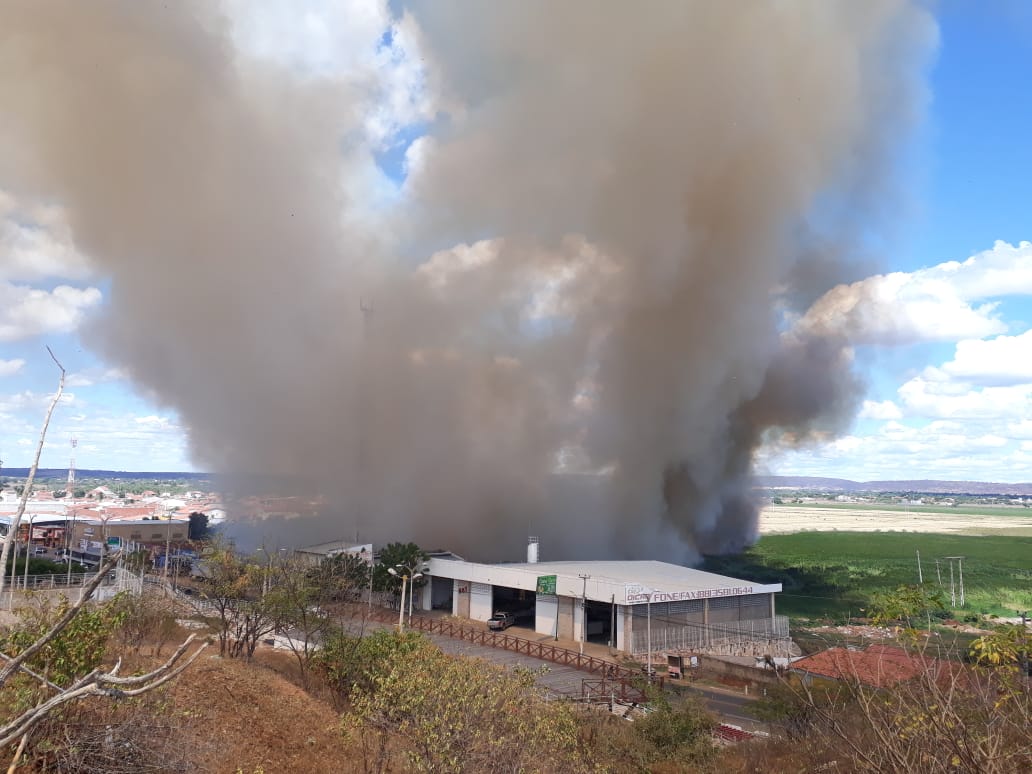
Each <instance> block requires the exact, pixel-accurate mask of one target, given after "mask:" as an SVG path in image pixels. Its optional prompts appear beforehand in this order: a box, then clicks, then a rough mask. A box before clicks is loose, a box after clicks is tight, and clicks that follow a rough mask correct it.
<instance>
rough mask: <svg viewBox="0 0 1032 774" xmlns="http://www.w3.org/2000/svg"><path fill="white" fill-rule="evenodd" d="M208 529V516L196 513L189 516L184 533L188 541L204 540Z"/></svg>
mask: <svg viewBox="0 0 1032 774" xmlns="http://www.w3.org/2000/svg"><path fill="white" fill-rule="evenodd" d="M208 529H209V528H208V514H206V513H198V512H196V511H195V512H193V513H191V514H190V524H189V526H188V527H187V533H186V535H187V537H188V538H189V539H190V540H206V539H207V538H208Z"/></svg>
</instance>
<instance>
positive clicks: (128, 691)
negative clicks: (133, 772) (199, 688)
mask: <svg viewBox="0 0 1032 774" xmlns="http://www.w3.org/2000/svg"><path fill="white" fill-rule="evenodd" d="M196 637H197V635H196V634H191V635H190V636H189V637H187V638H186V640H184V641H183V644H182V645H180V646H179V647H178V648H176V652H175V653H173V654H172V655H171V657H169V659H168V661H166V662H165V663H164V664H162V665H161V666H159V667H158V668H157V669H153V670H151V671H150V672H147V673H145V674H142V675H132V676H129V677H123V676H122V675H120V674H119V673H118V672H119V669H121V666H122V660H121V659H118V661H116V662H115V665H114V666H113V667H112V668H111V671H110V672H102V671H101V670H99V669H94V670H93V671H92V672H90V673H89V674H86V675H84V676H83V677H81V678H79V679H78V680H76V681H75V682H74V683H72V684H71V685H70V686H68V687H67V688H61V687H60V686H57V685H54V683H51V682H50V681H49V680H46V679H45V678H43V677H42V676H41V675H37V674H35V673H34V672H30V671H28V670H24V671H26V672H27V673H28V674H29V675H30V676H32V677H35V678H36V679H38V680H42V681H43V683H44V684H45V685H46V686H47V687H49V688H52V689H55V690H56V691H57V692H56V693H55V694H54V695H53V696H52V697H51V698H49V699H47V700H46V701H44V702H40V703H39V704H37V705H36V706H34V707H30V708H29V709H27V710H25V712H23V713H22V714H21V715H19V716H18V717H17V718H15V719H14V720H12V721H11V722H10V723H8V724H7V725H5V726H2V727H0V747H4V746H6V745H9V744H12V743H13V742H14V740H15V739H17V738H18V737H20V736H22V735H23V734H26V733H28V732H29V731H30V730H32V727H33V726H34V725H36V724H37V723H39V722H40V721H41V720H43V718H45V717H46V716H47V715H48V714H49V713H51V712H52V711H53V710H54V709H56V708H57V707H60V706H61V705H62V704H67V703H68V702H70V701H75V700H77V699H81V698H83V697H85V696H108V697H111V698H117V699H122V698H129V697H132V696H139V695H141V694H143V693H146V692H147V691H152V690H154V689H155V688H157V687H159V686H161V685H164V684H165V683H167V682H168V681H169V680H172V679H173V678H175V677H177V676H179V674H180V673H182V671H183V670H184V669H186V668H187V667H188V666H190V664H192V663H193V662H194V661H196V660H197V657H198V656H200V655H201V653H202V652H203V651H204V649H205V648H206V647H208V643H207V642H204V643H201V646H200V647H199V648H197V649H196V650H195V651H194V652H193V653H192V654H191V655H190V657H189V658H187V659H186V660H185V661H183V662H182V663H179V662H180V660H181V659H182V658H183V656H184V655H185V654H186V652H187V650H188V649H189V648H190V644H191V643H192V642H193V641H194V639H195V638H196ZM11 661H13V659H12V660H11ZM8 666H10V663H9V664H8Z"/></svg>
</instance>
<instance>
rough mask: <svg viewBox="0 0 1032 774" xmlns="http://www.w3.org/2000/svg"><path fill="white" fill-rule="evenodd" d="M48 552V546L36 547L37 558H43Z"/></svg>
mask: <svg viewBox="0 0 1032 774" xmlns="http://www.w3.org/2000/svg"><path fill="white" fill-rule="evenodd" d="M46 552H47V549H46V546H36V550H35V554H36V556H43V554H45V553H46Z"/></svg>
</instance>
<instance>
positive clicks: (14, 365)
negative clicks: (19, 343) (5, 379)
mask: <svg viewBox="0 0 1032 774" xmlns="http://www.w3.org/2000/svg"><path fill="white" fill-rule="evenodd" d="M24 365H25V361H24V360H21V359H17V360H0V376H13V375H14V374H16V373H18V372H19V371H21V370H22V367H23V366H24Z"/></svg>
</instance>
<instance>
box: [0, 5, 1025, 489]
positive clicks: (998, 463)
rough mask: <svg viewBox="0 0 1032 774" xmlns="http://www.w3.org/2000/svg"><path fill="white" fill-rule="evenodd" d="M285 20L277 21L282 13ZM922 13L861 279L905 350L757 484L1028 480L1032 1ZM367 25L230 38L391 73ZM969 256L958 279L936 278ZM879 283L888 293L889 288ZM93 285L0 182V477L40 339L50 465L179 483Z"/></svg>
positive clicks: (877, 357) (27, 403) (882, 347)
mask: <svg viewBox="0 0 1032 774" xmlns="http://www.w3.org/2000/svg"><path fill="white" fill-rule="evenodd" d="M233 1H234V2H235V1H236V0H233ZM232 4H233V3H232V2H231V5H232ZM366 5H368V4H366ZM288 6H289V4H288ZM288 6H282V7H281V12H285V13H290V8H289V7H288ZM378 7H379V6H378ZM284 8H285V9H286V11H284V10H283V9H284ZM936 8H937V16H938V20H939V24H940V47H939V51H938V56H937V58H936V61H935V62H934V64H933V66H932V69H931V72H930V80H929V89H930V93H931V103H930V106H929V114H928V117H927V120H926V122H925V124H924V125H923V126H922V127H921V128H920V129H919V131H918V133H917V135H916V139H915V141H914V144H913V146H912V147H910V148H909V149H908V150H907V153H908V158H909V159H910V162H911V163H908V165H907V170H908V172H907V175H906V176H905V179H904V180H903V191H904V207H903V208H902V209H903V212H902V214H901V215H900V217H899V221H898V222H893V223H892V224H891V228H890V231H891V236H890V241H889V242H888V245H889V248H888V249H889V251H890V254H887V255H884V256H880V257H879V259H880V265H877V266H875V267H873V268H872V269H871V271H874V272H877V275H875V276H872V277H870V278H868V279H866V280H863V281H864V282H867V283H868V285H867V286H866V287H869V288H876V289H878V291H879V292H880V293H882V294H883V295H884V298H885V303H887V304H894V305H900V304H902V305H909V306H908V308H912V309H913V310H914V312H913V316H912V318H911V320H910V323H911V326H910V330H909V332H908V336H907V338H906V342H905V343H899V342H898V341H897V342H894V343H893V344H892V346H889V345H888V343H887V342H886V341H885V336H886V335H887V334H886V333H885V332H884V331H878V330H870V331H865V338H864V339H863V341H862V342H861V343H858V345H857V349H856V358H857V363H858V364H859V369H860V370H861V372H862V373H863V375H864V378H865V379H866V381H867V383H868V395H867V398H866V403H865V405H864V408H863V409H862V410H861V412H860V415H859V416H858V418H857V419H856V421H855V423H854V424H853V426H852V428H851V430H850V431H849V432H848V433H847V434H845V435H844V436H843V437H840V438H838V439H835V440H828V441H827V442H826V443H821V444H815V445H813V446H811V447H809V448H806V449H804V450H800V451H792V452H784V451H781V450H774V449H770V450H765V451H764V453H763V454H761V464H762V467H763V468H764V469H766V470H767V471H768V472H772V473H784V474H798V475H807V474H808V475H821V476H839V477H846V478H855V479H876V478H941V479H981V480H999V481H1018V480H1029V481H1032V411H1030V410H1029V409H1030V408H1032V366H1030V365H1028V364H1027V363H1032V334H1030V335H1028V336H1023V335H1022V334H1025V333H1026V331H1028V330H1029V329H1030V327H1032V304H1030V298H1032V247H1028V246H1024V247H1023V246H1022V245H1021V243H1022V242H1023V241H1025V240H1032V222H1030V214H1032V187H1030V186H1029V184H1028V180H1029V179H1032V143H1030V142H1029V141H1028V136H1029V134H1030V130H1029V125H1030V123H1032V101H1030V100H1029V99H1028V90H1029V84H1030V83H1032V10H1029V9H1030V8H1032V6H1030V5H1027V4H1024V3H1020V2H999V3H995V4H993V3H988V4H987V3H970V2H958V1H952V2H951V1H947V2H944V3H942V4H940V5H938V6H937V7H936ZM383 13H385V11H384V9H383V8H382V7H380V12H379V14H380V15H377V13H369V14H365V15H363V16H362V17H361V20H360V23H354V19H353V18H352V17H350V16H347V7H346V6H341V7H339V8H337V9H336V10H334V11H332V12H331V11H327V16H326V17H325V18H321V19H320V18H315V19H314V20H313V19H306V23H307V27H306V29H305V31H304V34H305V35H306V36H307V37H305V38H304V39H303V45H302V44H298V40H301V38H298V39H297V40H293V41H292V39H291V35H292V34H293V31H292V30H290V29H289V27H288V25H289V21H284V22H282V23H275V24H269V25H267V26H266V27H265V28H264V29H265V30H266V32H267V30H268V29H273V30H276V31H277V33H281V34H277V35H275V36H271V37H270V36H268V35H267V34H265V33H263V32H262V30H249V29H246V28H245V29H243V31H242V32H241V35H242V36H243V37H242V41H243V44H244V45H245V46H247V47H249V48H251V49H252V50H253V51H255V52H257V53H260V54H262V55H268V56H272V57H279V58H281V59H284V60H285V61H287V62H288V63H289V64H291V65H292V66H295V67H297V68H299V69H302V70H309V71H312V72H319V71H321V70H323V69H326V68H333V67H338V66H340V65H341V59H344V60H347V58H348V57H349V56H357V54H349V53H341V51H340V50H338V47H336V44H335V43H334V41H335V40H336V39H335V38H334V37H333V35H330V34H328V33H327V32H326V30H328V29H332V28H334V26H335V25H340V26H347V27H348V28H349V30H351V32H350V33H349V34H352V35H354V36H356V39H357V36H363V35H364V36H365V38H366V39H368V40H369V41H372V43H371V44H370V47H369V50H377V51H379V53H374V54H373V56H376V57H380V59H377V60H376V61H378V62H381V61H383V62H384V64H383V66H385V67H386V66H392V63H390V62H386V61H385V60H387V59H389V58H390V56H389V52H387V54H384V50H385V49H384V44H385V43H390V42H391V41H390V40H389V39H388V38H384V37H383V36H384V32H383V26H384V23H385V17H384V16H383ZM286 18H287V19H289V18H291V17H286ZM297 34H298V35H301V33H300V32H299V33H297ZM313 41H314V43H313ZM292 42H293V43H294V44H295V45H291V43H292ZM345 48H346V47H345ZM356 50H358V49H357V48H356ZM299 52H300V53H299ZM345 64H347V62H346V61H345ZM394 64H396V63H394ZM410 119H411V120H410V123H409V124H408V125H407V126H404V127H401V128H400V129H399V128H397V127H395V129H394V131H392V132H389V131H387V130H384V132H385V135H386V134H389V135H390V136H391V137H392V138H393V139H392V141H391V142H390V143H387V144H386V145H384V146H383V147H382V148H380V149H379V150H378V152H377V153H376V155H375V159H376V160H377V162H378V163H379V164H380V168H372V169H370V170H369V171H368V175H369V177H370V178H371V179H372V180H373V186H372V188H371V189H370V190H374V191H376V192H377V194H376V195H377V196H379V197H381V200H383V201H387V200H389V199H390V197H391V195H392V191H393V190H394V189H395V187H396V184H397V182H398V176H400V175H402V174H403V173H404V163H405V158H406V157H405V152H406V148H407V145H408V143H409V142H410V141H412V140H413V139H415V138H416V137H418V135H419V133H420V132H421V131H422V127H423V126H425V125H426V124H425V123H424V121H425V116H420V115H419V114H418V110H416V111H415V114H414V115H412V116H410ZM366 182H367V183H368V181H366ZM374 206H375V205H374ZM972 256H976V257H975V258H974V259H972V261H971V262H970V263H968V264H966V265H965V266H964V267H963V268H962V269H960V270H949V271H945V270H941V269H935V268H934V267H936V266H938V265H940V264H943V263H945V262H949V261H957V262H965V261H967V260H968V259H969V258H971V257H972ZM922 269H925V271H924V272H922ZM893 272H895V273H897V274H896V275H895V279H893V280H891V281H890V280H888V279H886V276H885V275H889V274H891V273H893ZM1001 275H1002V276H1003V277H1004V281H1003V282H1002V284H1001V281H1000V279H999V277H1000V276H1001ZM107 289H108V286H107V280H106V278H104V277H100V276H95V275H94V274H93V273H92V272H91V270H90V267H89V261H88V259H86V258H85V257H83V256H79V255H78V254H77V253H76V252H75V249H74V246H73V245H72V242H71V239H70V236H69V229H68V226H67V224H65V223H64V222H63V221H62V218H61V213H60V211H59V210H58V209H57V208H55V207H50V208H46V207H40V206H38V205H36V206H33V207H29V206H28V205H24V204H23V203H21V202H19V201H17V200H15V199H14V198H13V197H12V196H9V195H7V194H5V193H4V189H3V181H2V180H0V458H2V459H3V460H4V464H5V465H7V466H23V465H26V464H28V462H29V459H30V454H31V451H32V448H33V446H34V443H35V438H36V435H37V432H38V425H39V422H40V419H41V417H42V415H43V411H44V410H45V407H46V403H47V400H48V394H49V392H50V391H51V390H52V389H53V385H54V382H55V379H56V372H55V369H54V367H53V365H52V364H51V362H50V360H49V358H48V356H47V355H46V351H45V349H44V345H45V344H49V345H50V346H51V347H52V348H53V349H54V351H55V352H56V353H57V354H58V356H59V357H60V358H61V360H62V361H63V362H64V364H65V366H66V367H67V369H68V372H69V383H68V388H67V389H68V397H67V398H66V400H65V402H64V404H63V405H62V406H61V407H60V409H59V411H58V413H57V416H56V418H55V421H54V424H53V426H52V428H51V434H50V441H49V442H48V445H47V448H46V450H45V452H44V456H43V464H44V465H46V466H49V467H61V466H64V465H66V464H67V460H68V456H69V452H70V448H69V439H70V438H71V437H73V436H74V437H77V438H78V439H79V449H78V452H77V458H78V464H79V465H80V467H84V468H110V469H126V470H190V469H193V467H194V466H193V463H192V461H191V459H190V453H189V448H188V443H187V430H186V428H184V427H183V426H182V425H181V423H180V421H179V419H178V418H177V417H176V415H175V413H174V412H172V411H170V410H169V409H168V408H167V407H164V406H161V405H160V404H158V403H156V402H154V401H153V399H152V397H151V396H147V395H141V394H139V393H137V392H136V391H135V390H134V388H133V386H132V382H131V380H130V379H129V378H128V377H129V375H128V374H125V373H123V372H120V371H118V370H116V369H113V368H111V367H110V366H109V365H108V364H106V363H104V362H102V361H101V360H99V359H98V358H97V357H96V356H95V355H94V354H92V353H91V351H90V347H89V340H88V333H87V331H88V328H87V327H84V326H87V324H88V320H89V318H90V316H91V315H92V314H95V313H97V312H98V311H99V310H102V309H103V304H104V298H105V295H106V293H107Z"/></svg>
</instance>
